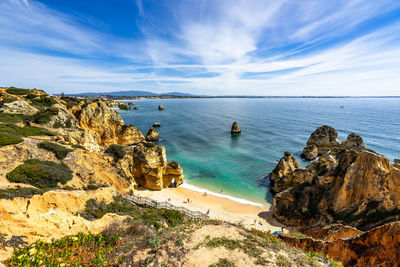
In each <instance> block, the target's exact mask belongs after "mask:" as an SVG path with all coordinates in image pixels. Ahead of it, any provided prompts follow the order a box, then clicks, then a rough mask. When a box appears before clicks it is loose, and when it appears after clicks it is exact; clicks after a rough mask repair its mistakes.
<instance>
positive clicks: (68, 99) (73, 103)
mask: <svg viewBox="0 0 400 267" xmlns="http://www.w3.org/2000/svg"><path fill="white" fill-rule="evenodd" d="M61 99H62V100H64V101H65V102H66V103H67V108H72V107H73V106H77V105H79V104H80V103H81V101H82V100H80V99H79V98H76V97H69V96H62V97H61Z"/></svg>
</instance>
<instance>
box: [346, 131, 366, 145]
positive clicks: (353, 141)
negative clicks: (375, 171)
mask: <svg viewBox="0 0 400 267" xmlns="http://www.w3.org/2000/svg"><path fill="white" fill-rule="evenodd" d="M342 145H344V146H348V147H353V148H357V149H365V143H364V141H363V139H362V137H361V136H359V135H358V134H355V133H351V134H349V135H348V136H347V140H346V141H342Z"/></svg>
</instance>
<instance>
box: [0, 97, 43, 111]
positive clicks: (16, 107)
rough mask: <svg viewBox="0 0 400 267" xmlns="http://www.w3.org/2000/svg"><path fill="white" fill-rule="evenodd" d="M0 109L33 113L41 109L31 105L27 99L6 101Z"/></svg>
mask: <svg viewBox="0 0 400 267" xmlns="http://www.w3.org/2000/svg"><path fill="white" fill-rule="evenodd" d="M0 111H1V112H4V113H10V114H25V115H33V114H35V113H37V112H38V111H39V110H38V109H37V108H35V107H32V106H31V105H29V103H28V102H26V101H23V100H17V101H14V102H11V103H4V105H3V106H2V107H1V108H0Z"/></svg>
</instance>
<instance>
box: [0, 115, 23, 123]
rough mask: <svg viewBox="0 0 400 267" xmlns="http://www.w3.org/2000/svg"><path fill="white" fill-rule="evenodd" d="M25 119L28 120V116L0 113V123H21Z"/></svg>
mask: <svg viewBox="0 0 400 267" xmlns="http://www.w3.org/2000/svg"><path fill="white" fill-rule="evenodd" d="M25 118H29V116H28V115H24V114H10V113H0V122H5V123H18V122H22V121H23V120H24V119H25Z"/></svg>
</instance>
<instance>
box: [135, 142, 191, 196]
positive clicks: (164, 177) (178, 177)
mask: <svg viewBox="0 0 400 267" xmlns="http://www.w3.org/2000/svg"><path fill="white" fill-rule="evenodd" d="M133 155H134V158H133V160H134V161H133V162H134V170H133V174H134V175H133V176H134V177H135V181H136V183H137V184H138V186H141V187H146V188H149V189H152V190H161V189H163V188H166V187H169V186H171V184H172V181H173V180H174V181H175V183H176V185H180V184H182V183H183V171H182V168H181V166H180V165H179V164H178V163H176V162H170V163H167V157H166V152H165V148H164V147H162V146H158V145H155V146H146V145H145V144H138V145H137V146H136V147H135V148H134V149H133Z"/></svg>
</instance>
